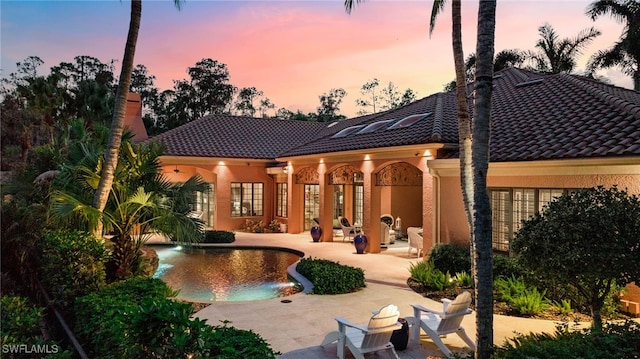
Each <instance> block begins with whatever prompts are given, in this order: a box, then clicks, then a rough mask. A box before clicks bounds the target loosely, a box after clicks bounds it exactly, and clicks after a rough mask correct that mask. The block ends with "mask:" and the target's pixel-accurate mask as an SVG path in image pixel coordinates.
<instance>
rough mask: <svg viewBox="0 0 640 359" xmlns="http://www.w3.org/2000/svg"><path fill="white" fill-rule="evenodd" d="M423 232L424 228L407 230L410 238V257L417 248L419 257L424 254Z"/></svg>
mask: <svg viewBox="0 0 640 359" xmlns="http://www.w3.org/2000/svg"><path fill="white" fill-rule="evenodd" d="M421 231H422V228H420V227H409V228H407V236H408V237H409V251H408V255H411V249H412V248H415V249H416V250H417V251H418V253H417V255H418V257H420V254H421V253H422V246H423V240H422V234H421Z"/></svg>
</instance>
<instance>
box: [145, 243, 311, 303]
mask: <svg viewBox="0 0 640 359" xmlns="http://www.w3.org/2000/svg"><path fill="white" fill-rule="evenodd" d="M151 247H152V248H153V249H154V250H155V251H156V252H157V253H158V257H159V260H160V263H159V267H158V270H157V271H156V273H155V275H154V277H155V278H160V279H162V280H163V281H164V282H165V283H167V284H168V285H169V286H170V287H171V288H173V289H177V290H180V293H179V294H178V297H179V298H181V299H184V300H188V301H193V302H213V301H234V302H235V301H245V300H257V299H270V298H278V297H284V296H288V295H292V294H295V293H299V292H301V291H302V286H301V285H300V283H298V282H297V281H295V280H294V279H292V278H291V277H290V276H289V275H288V274H287V267H289V266H290V265H291V264H293V263H295V262H297V261H298V260H299V259H300V256H299V255H297V254H294V253H291V252H288V251H284V250H279V249H267V248H241V247H235V248H212V247H208V248H180V247H173V246H171V247H167V246H151Z"/></svg>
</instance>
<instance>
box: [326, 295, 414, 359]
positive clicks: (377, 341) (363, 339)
mask: <svg viewBox="0 0 640 359" xmlns="http://www.w3.org/2000/svg"><path fill="white" fill-rule="evenodd" d="M399 316H400V312H399V311H398V307H396V306H395V305H393V304H389V305H387V306H384V307H382V308H380V310H378V311H375V312H373V315H372V316H371V319H369V324H367V325H366V326H364V325H356V324H353V323H351V322H349V321H348V320H347V319H345V318H342V317H338V318H336V321H337V322H338V331H337V332H332V333H330V334H328V335H327V337H326V338H325V340H324V342H323V343H322V345H326V344H328V343H332V342H334V341H336V340H337V341H338V352H337V354H338V358H340V359H344V355H345V353H344V349H345V347H347V348H349V350H350V351H351V353H352V354H353V356H354V357H355V358H357V359H364V355H365V354H366V353H373V352H377V351H380V350H391V352H392V353H393V356H394V357H395V358H398V354H397V353H396V350H395V349H394V347H393V344H391V335H392V334H393V331H394V330H397V329H401V328H402V325H401V324H400V323H398V317H399Z"/></svg>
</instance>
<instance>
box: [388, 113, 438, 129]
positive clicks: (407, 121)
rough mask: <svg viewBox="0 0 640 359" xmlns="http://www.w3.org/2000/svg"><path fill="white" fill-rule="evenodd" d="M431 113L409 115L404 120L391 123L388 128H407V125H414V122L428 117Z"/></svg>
mask: <svg viewBox="0 0 640 359" xmlns="http://www.w3.org/2000/svg"><path fill="white" fill-rule="evenodd" d="M429 115H431V113H419V114H416V115H410V116H407V117H405V118H403V119H402V120H400V121H398V122H396V123H394V124H393V125H391V126H390V127H389V128H387V130H394V129H397V128H405V127H409V126H412V125H413V124H415V123H416V122H418V121H420V120H422V119H423V118H427V117H428V116H429Z"/></svg>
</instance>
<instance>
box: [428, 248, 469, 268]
mask: <svg viewBox="0 0 640 359" xmlns="http://www.w3.org/2000/svg"><path fill="white" fill-rule="evenodd" d="M428 261H429V263H432V264H433V266H434V267H435V268H437V269H439V270H440V271H442V273H447V272H448V273H449V274H451V275H454V274H455V273H459V272H467V273H470V272H471V254H470V252H469V248H468V247H463V246H459V245H456V244H436V245H435V246H433V248H432V249H431V252H430V253H429V259H428Z"/></svg>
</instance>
